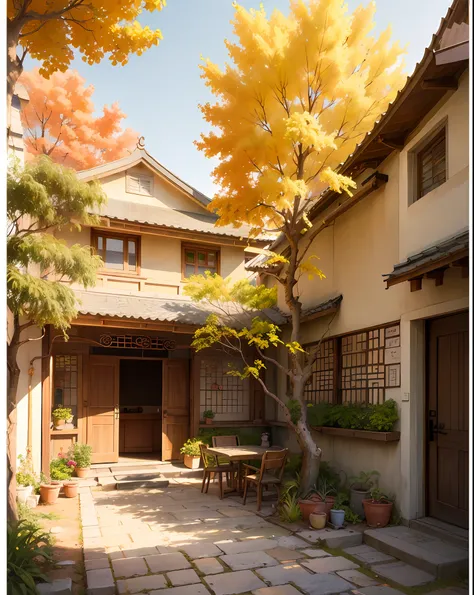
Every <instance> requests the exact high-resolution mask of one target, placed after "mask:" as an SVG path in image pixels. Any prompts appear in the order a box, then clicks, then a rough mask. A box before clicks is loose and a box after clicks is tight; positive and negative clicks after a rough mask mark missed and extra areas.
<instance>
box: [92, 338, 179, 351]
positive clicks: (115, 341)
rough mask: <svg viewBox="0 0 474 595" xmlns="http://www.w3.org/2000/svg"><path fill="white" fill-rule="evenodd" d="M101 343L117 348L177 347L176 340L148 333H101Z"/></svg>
mask: <svg viewBox="0 0 474 595" xmlns="http://www.w3.org/2000/svg"><path fill="white" fill-rule="evenodd" d="M99 343H100V344H101V345H102V346H103V347H115V348H117V349H155V350H157V351H167V350H168V351H172V350H173V349H176V341H173V340H172V339H160V338H159V337H148V336H146V335H101V336H100V338H99Z"/></svg>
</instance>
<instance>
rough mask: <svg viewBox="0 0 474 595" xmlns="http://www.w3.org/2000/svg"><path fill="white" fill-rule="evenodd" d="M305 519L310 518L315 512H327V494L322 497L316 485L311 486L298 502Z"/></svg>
mask: <svg viewBox="0 0 474 595" xmlns="http://www.w3.org/2000/svg"><path fill="white" fill-rule="evenodd" d="M298 504H299V506H300V510H301V516H302V517H303V520H304V521H308V520H310V515H311V514H313V513H323V512H324V513H326V495H325V494H324V497H321V495H319V494H318V491H317V489H316V486H314V487H313V488H311V489H310V490H309V492H307V493H306V494H305V495H304V496H303V497H302V498H301V499H300V500H299V502H298Z"/></svg>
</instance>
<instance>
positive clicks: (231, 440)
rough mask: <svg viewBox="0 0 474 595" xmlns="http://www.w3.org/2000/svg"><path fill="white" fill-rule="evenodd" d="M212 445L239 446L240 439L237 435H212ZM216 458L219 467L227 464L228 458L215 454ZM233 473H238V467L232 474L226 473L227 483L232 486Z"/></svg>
mask: <svg viewBox="0 0 474 595" xmlns="http://www.w3.org/2000/svg"><path fill="white" fill-rule="evenodd" d="M212 446H224V447H225V446H240V440H239V437H238V436H213V437H212ZM216 459H217V464H218V465H219V467H223V466H225V465H229V463H230V461H229V459H226V458H225V457H219V456H218V455H216ZM235 473H238V469H236V470H235V472H234V473H232V474H231V473H227V474H226V480H227V485H229V486H231V487H234V480H235Z"/></svg>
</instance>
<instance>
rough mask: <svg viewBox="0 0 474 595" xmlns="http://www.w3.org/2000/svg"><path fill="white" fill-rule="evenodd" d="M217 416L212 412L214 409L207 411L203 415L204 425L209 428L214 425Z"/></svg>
mask: <svg viewBox="0 0 474 595" xmlns="http://www.w3.org/2000/svg"><path fill="white" fill-rule="evenodd" d="M215 416H216V414H215V413H214V411H212V409H206V411H204V413H203V414H202V417H203V419H204V423H206V424H207V425H208V426H210V425H212V420H213V419H214V417H215Z"/></svg>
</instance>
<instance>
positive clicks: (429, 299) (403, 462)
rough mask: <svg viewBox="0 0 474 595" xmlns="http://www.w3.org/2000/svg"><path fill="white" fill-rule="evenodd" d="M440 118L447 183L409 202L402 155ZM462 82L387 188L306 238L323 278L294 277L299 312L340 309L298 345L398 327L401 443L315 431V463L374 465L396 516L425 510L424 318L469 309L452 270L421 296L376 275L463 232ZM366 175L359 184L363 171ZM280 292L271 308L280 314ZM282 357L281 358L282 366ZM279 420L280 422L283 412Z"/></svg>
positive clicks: (389, 162)
mask: <svg viewBox="0 0 474 595" xmlns="http://www.w3.org/2000/svg"><path fill="white" fill-rule="evenodd" d="M444 121H446V122H447V137H448V140H447V143H448V144H447V150H448V180H447V182H446V183H445V184H443V185H442V186H440V187H438V188H437V189H435V190H434V191H432V192H430V193H428V194H427V195H426V196H424V197H423V198H422V199H420V200H419V201H416V202H415V203H414V204H412V205H410V206H409V175H408V166H409V156H410V151H411V150H413V148H414V147H416V146H417V144H418V143H419V142H420V140H421V139H423V138H425V137H426V136H427V135H429V134H430V133H431V132H432V130H433V129H434V128H436V126H438V125H439V124H440V123H441V122H444ZM468 130H469V125H468V77H467V75H465V76H464V77H463V78H462V79H461V83H460V87H459V90H458V91H457V92H455V93H453V94H451V96H450V97H449V98H448V99H445V100H443V101H442V102H441V103H440V104H439V105H438V106H437V107H436V109H434V110H433V111H432V112H431V113H430V114H428V116H427V117H426V118H425V120H424V121H423V122H422V124H421V125H420V127H419V128H418V130H416V131H415V132H414V133H413V135H412V136H411V138H410V140H409V142H408V145H407V147H406V148H405V149H404V150H403V151H402V152H400V153H399V152H394V153H392V155H391V156H390V157H389V158H388V159H386V161H385V162H384V163H383V164H381V166H380V167H379V168H378V171H379V172H381V173H384V174H387V175H388V176H389V181H388V183H387V184H386V185H385V186H383V187H382V188H381V189H379V190H378V191H375V192H373V193H372V194H370V195H369V196H367V197H366V198H365V199H363V200H362V201H361V202H360V203H359V204H357V205H355V206H354V207H353V208H351V209H350V210H349V211H347V212H346V213H345V214H344V215H342V216H341V217H339V218H338V219H337V220H336V221H335V222H334V223H333V224H332V225H331V226H330V227H328V228H326V229H325V230H324V231H323V232H322V233H321V234H320V235H319V236H317V238H316V239H315V241H314V242H313V246H312V248H311V249H310V250H309V252H308V254H316V255H317V256H318V257H319V261H317V266H319V267H320V268H321V269H322V271H323V272H324V273H325V275H326V277H327V278H326V279H324V280H320V279H319V278H315V279H313V280H311V281H310V280H308V279H307V278H302V279H301V280H300V281H299V283H298V289H299V291H300V295H301V298H302V301H303V308H309V307H312V306H315V305H317V304H318V303H321V302H323V301H325V300H326V299H328V298H330V297H334V296H336V295H339V294H342V295H343V301H342V303H341V307H340V310H339V312H338V314H337V315H336V317H335V318H334V319H333V321H332V322H331V325H330V329H329V332H327V330H328V324H329V320H328V318H329V317H325V318H321V319H318V320H315V321H312V322H308V323H306V324H304V325H303V327H302V342H303V343H307V342H311V341H317V340H318V339H319V338H320V337H321V336H322V335H323V333H326V332H327V335H326V336H328V337H330V336H336V335H340V334H345V333H350V332H354V331H357V330H360V329H364V328H368V327H372V326H377V325H381V324H385V323H389V322H392V321H401V325H400V328H401V362H402V364H401V386H400V387H399V388H391V389H386V398H387V399H388V398H393V399H394V400H395V401H396V402H397V404H398V407H399V415H400V420H399V422H398V424H397V429H399V430H400V431H401V440H400V442H396V443H392V444H379V443H377V442H374V441H368V440H367V441H366V440H360V439H347V438H340V437H332V436H327V435H321V434H315V436H316V438H317V441H318V444H319V446H320V447H321V448H322V458H323V460H327V461H329V462H330V463H331V464H332V465H334V466H335V467H336V468H337V469H342V470H343V471H345V472H346V473H347V474H348V475H352V474H357V473H358V472H359V471H361V470H369V469H377V470H379V471H380V473H381V479H380V485H381V487H382V488H383V489H385V490H387V491H390V492H393V493H394V494H395V495H396V498H397V503H398V505H399V507H400V509H401V513H402V516H403V517H404V518H406V519H409V518H417V517H419V516H422V515H423V514H424V497H423V489H424V488H423V478H424V467H423V465H424V463H423V448H424V447H423V439H422V434H421V433H420V428H421V427H423V423H424V421H423V419H424V418H423V415H424V413H423V411H424V398H425V396H424V390H425V389H424V365H425V364H424V332H423V329H424V322H423V320H424V319H426V318H428V317H431V316H440V315H443V314H445V313H451V312H455V311H459V310H460V309H463V308H467V306H468V295H469V280H468V279H463V278H461V272H460V269H456V268H454V269H448V270H447V271H446V273H445V277H444V284H443V285H442V286H440V287H435V282H434V280H428V279H425V280H423V287H422V290H421V291H416V292H411V291H410V284H409V283H407V282H404V283H400V284H398V285H395V286H393V287H391V288H390V289H388V290H387V289H386V284H385V283H384V281H383V277H382V275H383V274H384V273H390V272H391V271H392V270H393V266H394V265H395V264H396V263H398V262H401V261H402V260H404V259H405V258H406V256H407V255H409V254H412V253H414V252H415V253H416V252H418V251H420V250H422V249H423V248H425V247H426V246H428V245H430V244H433V243H435V242H437V241H440V240H443V239H445V238H446V237H449V236H452V235H455V234H456V233H459V232H461V231H463V230H464V229H466V228H467V226H468V204H469V203H468V156H469V146H468ZM370 173H371V171H366V172H364V174H363V176H361V178H359V180H358V182H360V181H362V180H363V179H365V178H366V177H368V176H369V175H370ZM282 297H283V296H282V293H281V291H280V292H279V306H280V307H281V308H282V309H283V310H286V305H285V304H284V302H283V300H282ZM285 357H286V355H285V354H284V353H283V352H280V354H279V360H280V361H281V363H283V364H285V363H286V362H285ZM278 378H279V382H278V393H279V396H280V397H284V395H285V394H286V384H287V382H286V377H285V375H284V374H283V373H281V372H280V373H279V374H278ZM277 419H279V420H281V421H282V420H283V419H284V418H283V414H282V412H281V411H278V412H277ZM275 432H276V436H277V438H278V439H279V440H280V441H285V434H286V436H287V440H288V442H287V444H288V445H289V447H290V448H291V449H292V450H293V451H295V452H297V451H298V445H297V443H296V441H295V440H294V439H293V438H292V437H290V436H289V435H288V434H287V433H286V430H282V429H278V430H277V429H275Z"/></svg>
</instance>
